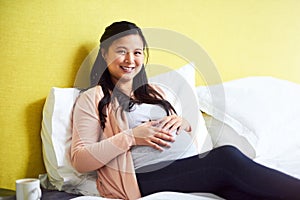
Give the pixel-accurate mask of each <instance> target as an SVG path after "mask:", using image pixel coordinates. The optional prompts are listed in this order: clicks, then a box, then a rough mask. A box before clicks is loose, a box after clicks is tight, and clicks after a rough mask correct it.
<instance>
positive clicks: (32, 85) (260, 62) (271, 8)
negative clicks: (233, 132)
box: [0, 0, 300, 188]
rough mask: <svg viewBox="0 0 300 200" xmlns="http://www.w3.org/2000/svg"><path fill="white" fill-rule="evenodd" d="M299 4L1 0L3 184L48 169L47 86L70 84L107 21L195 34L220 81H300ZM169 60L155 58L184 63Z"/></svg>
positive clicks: (292, 0) (290, 0)
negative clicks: (44, 142) (43, 131)
mask: <svg viewBox="0 0 300 200" xmlns="http://www.w3.org/2000/svg"><path fill="white" fill-rule="evenodd" d="M299 10H300V1H298V0H228V1H223V0H209V1H207V0H194V1H192V0H187V1H184V0H170V1H161V0H151V1H146V0H129V1H124V0H114V1H112V0H89V1H85V0H78V1H73V0H64V1H60V0H52V1H43V0H30V1H29V0H15V1H11V0H1V1H0V19H1V20H0V31H1V37H0V41H1V43H0V44H1V53H0V58H1V67H0V75H1V79H0V86H1V88H0V109H1V110H0V111H1V112H0V128H1V129H0V130H1V133H0V134H1V135H0V138H1V139H0V140H1V145H0V187H5V188H14V187H15V186H14V181H15V179H17V178H22V177H36V176H37V175H38V174H39V173H43V172H45V170H44V166H43V162H42V153H41V140H40V136H39V134H40V122H41V112H42V107H43V104H44V101H45V97H46V96H47V94H48V92H49V90H50V88H51V87H52V86H57V87H70V86H72V83H73V81H74V78H75V74H76V71H77V70H78V68H79V67H80V64H81V62H82V61H83V59H84V58H85V56H86V55H87V54H88V53H89V51H91V50H92V49H93V48H94V47H95V45H97V44H98V40H99V37H100V34H101V33H102V32H103V30H104V27H106V26H107V25H109V24H111V22H113V21H115V20H130V21H133V22H136V23H137V24H138V25H140V26H141V27H143V28H144V27H161V28H167V29H170V30H174V31H177V32H180V33H182V34H184V35H186V36H187V37H190V38H192V39H193V40H194V41H195V42H197V43H199V44H200V45H201V46H202V47H203V48H204V49H206V51H207V53H208V54H209V56H210V57H211V58H212V60H213V61H214V62H215V64H216V66H217V68H218V71H219V73H220V75H221V77H222V80H224V81H227V80H231V79H235V78H239V77H245V76H250V75H271V76H275V77H279V78H283V79H289V80H291V81H294V82H298V83H300V79H299V75H300V56H299V54H300V23H299V19H300V15H299V14H298V11H299ZM154 55H157V52H156V53H154ZM171 57H172V56H171ZM168 58H169V59H167V60H164V61H163V60H162V59H163V56H159V55H158V56H157V57H155V58H153V60H152V62H155V63H160V62H161V63H163V64H165V65H172V66H174V67H179V66H180V65H182V63H183V62H182V61H177V60H176V59H170V56H169V57H168Z"/></svg>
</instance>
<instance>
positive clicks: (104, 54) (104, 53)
mask: <svg viewBox="0 0 300 200" xmlns="http://www.w3.org/2000/svg"><path fill="white" fill-rule="evenodd" d="M101 55H102V57H103V59H104V60H105V61H106V52H105V50H104V49H101Z"/></svg>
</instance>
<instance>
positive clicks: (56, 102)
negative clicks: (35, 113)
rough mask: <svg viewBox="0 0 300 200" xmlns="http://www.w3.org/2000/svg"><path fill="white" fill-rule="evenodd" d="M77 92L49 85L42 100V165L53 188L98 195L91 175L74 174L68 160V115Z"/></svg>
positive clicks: (70, 129)
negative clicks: (47, 93)
mask: <svg viewBox="0 0 300 200" xmlns="http://www.w3.org/2000/svg"><path fill="white" fill-rule="evenodd" d="M78 95H79V90H78V89H75V88H56V87H53V88H52V89H51V91H50V93H49V95H48V97H47V99H46V102H45V105H44V109H43V120H42V130H41V137H42V142H43V158H44V164H45V167H46V170H47V175H48V179H49V182H50V183H51V184H52V186H54V187H55V188H56V189H58V190H63V191H67V192H70V193H76V194H77V193H82V194H87V195H98V194H99V193H98V191H97V189H96V186H95V182H93V183H91V182H90V179H93V176H94V175H93V174H90V173H87V174H80V173H78V172H77V171H76V170H75V169H74V168H73V167H72V165H71V162H70V146H71V135H72V120H71V118H72V110H73V105H74V103H75V100H76V98H77V96H78ZM93 180H94V179H93ZM87 185H89V186H88V187H87Z"/></svg>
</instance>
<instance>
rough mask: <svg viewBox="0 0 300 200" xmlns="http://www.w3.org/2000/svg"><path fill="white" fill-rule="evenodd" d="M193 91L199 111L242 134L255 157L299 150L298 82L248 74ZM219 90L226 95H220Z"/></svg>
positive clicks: (264, 157) (299, 108)
mask: <svg viewBox="0 0 300 200" xmlns="http://www.w3.org/2000/svg"><path fill="white" fill-rule="evenodd" d="M196 90H197V95H198V98H199V108H200V110H202V111H204V112H206V113H208V114H209V115H211V116H213V117H214V118H216V119H218V120H220V121H224V122H225V123H226V124H227V125H229V126H230V127H232V128H233V129H234V130H235V131H236V132H237V133H238V134H240V135H241V136H243V137H245V138H246V139H247V140H248V141H249V143H250V144H251V145H252V147H253V148H254V149H255V151H256V156H257V159H260V158H262V159H284V158H287V156H289V155H290V154H297V152H298V153H299V149H300V148H299V144H300V135H299V130H300V123H299V121H300V115H299V113H300V104H299V102H300V85H299V84H295V83H292V82H289V81H285V80H280V79H277V78H272V77H248V78H242V79H239V80H234V81H229V82H225V83H223V84H221V85H214V86H207V87H205V86H200V87H197V88H196ZM218 92H220V93H222V92H223V93H224V94H225V98H219V97H220V95H219V94H218ZM297 156H299V154H297ZM299 169H300V168H299Z"/></svg>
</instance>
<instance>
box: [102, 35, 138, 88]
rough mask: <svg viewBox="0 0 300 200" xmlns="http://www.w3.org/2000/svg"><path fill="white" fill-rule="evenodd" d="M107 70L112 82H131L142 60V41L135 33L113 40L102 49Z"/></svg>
mask: <svg viewBox="0 0 300 200" xmlns="http://www.w3.org/2000/svg"><path fill="white" fill-rule="evenodd" d="M102 55H103V57H104V59H105V61H106V63H107V67H108V71H109V73H110V75H111V79H112V81H113V83H114V84H116V83H117V82H118V81H122V82H128V81H129V82H132V80H133V78H134V76H135V75H137V74H138V73H139V72H140V70H141V67H142V65H143V62H144V43H143V41H142V39H141V37H140V36H139V35H137V34H131V35H127V36H124V37H121V38H119V39H117V40H115V41H114V42H113V43H112V44H111V45H110V46H109V48H108V50H107V51H104V50H102Z"/></svg>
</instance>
